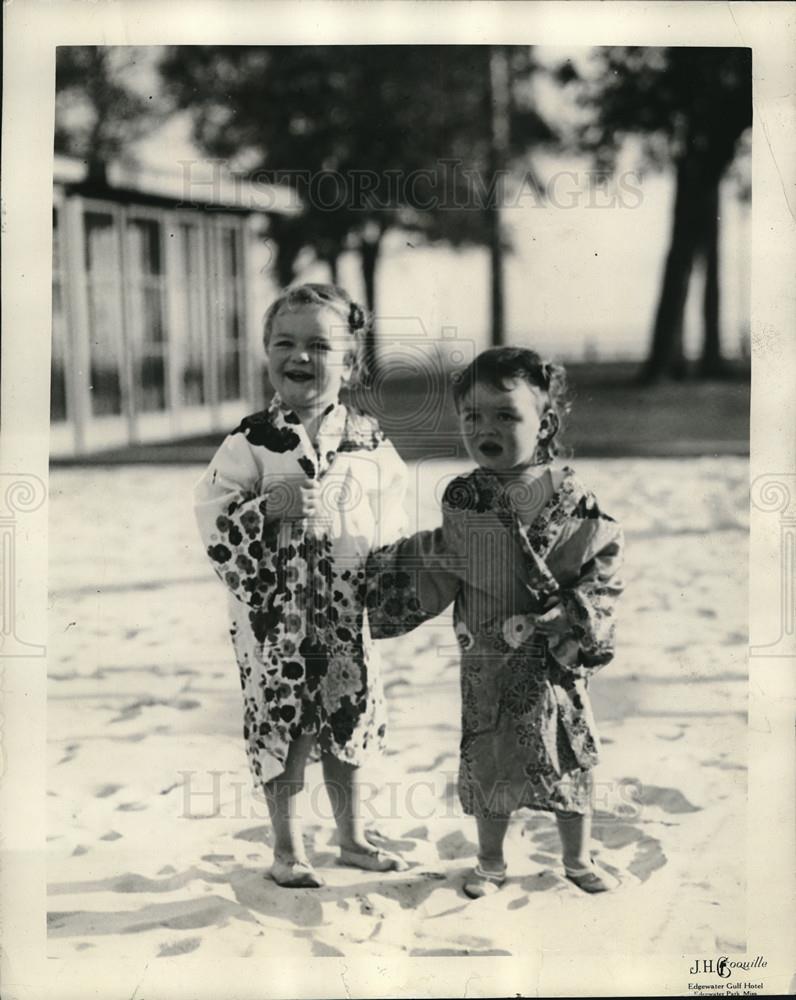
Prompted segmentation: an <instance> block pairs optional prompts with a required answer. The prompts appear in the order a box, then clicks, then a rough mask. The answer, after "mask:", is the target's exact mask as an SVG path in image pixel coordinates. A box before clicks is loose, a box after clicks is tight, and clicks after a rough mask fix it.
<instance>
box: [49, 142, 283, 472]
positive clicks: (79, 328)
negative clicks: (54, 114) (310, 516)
mask: <svg viewBox="0 0 796 1000" xmlns="http://www.w3.org/2000/svg"><path fill="white" fill-rule="evenodd" d="M110 181H111V183H112V185H113V186H112V187H109V188H106V189H98V188H97V187H96V186H92V185H91V184H89V183H88V182H87V181H86V179H85V169H84V167H83V165H82V163H81V162H79V161H74V160H68V159H65V158H60V157H56V163H55V174H54V200H53V339H52V383H51V454H52V455H53V456H69V455H80V454H86V453H89V452H96V451H99V450H102V449H103V448H109V447H115V446H119V445H124V444H127V443H135V442H144V441H155V440H162V439H167V438H176V437H180V436H185V435H190V434H195V433H200V432H204V431H211V430H216V429H217V430H226V429H228V428H229V427H230V426H231V425H232V424H234V422H235V421H237V420H238V419H239V418H240V415H241V412H242V411H244V410H246V409H249V410H250V409H251V407H252V405H255V404H257V403H258V401H261V400H262V385H261V381H262V380H261V375H262V367H261V365H259V364H258V363H257V361H256V359H257V358H258V357H261V356H262V348H261V346H260V344H261V336H262V316H263V311H264V308H265V307H266V306H267V303H268V300H269V299H270V298H271V297H273V295H274V293H275V287H274V285H273V282H272V280H271V277H270V271H269V269H268V268H267V266H265V267H264V266H263V264H264V262H267V260H268V252H267V247H266V245H265V244H264V241H263V236H264V233H265V232H266V231H267V225H268V212H271V211H283V210H286V209H285V208H284V206H283V207H281V208H280V207H279V204H278V201H279V199H278V198H277V197H274V194H273V192H264V191H263V190H262V189H260V190H259V191H255V190H253V189H245V188H242V187H241V186H240V185H235V186H234V188H233V187H230V186H229V185H227V186H224V185H219V184H213V185H206V186H201V185H197V184H196V183H193V184H192V185H191V186H190V189H189V193H190V196H191V197H190V200H186V198H185V197H184V192H185V185H181V184H180V179H179V178H176V179H175V178H173V177H169V176H167V175H159V174H157V173H155V172H149V173H142V172H136V173H135V174H129V173H128V174H125V173H124V172H123V171H122V170H119V169H115V170H114V171H113V172H112V173H111V176H110Z"/></svg>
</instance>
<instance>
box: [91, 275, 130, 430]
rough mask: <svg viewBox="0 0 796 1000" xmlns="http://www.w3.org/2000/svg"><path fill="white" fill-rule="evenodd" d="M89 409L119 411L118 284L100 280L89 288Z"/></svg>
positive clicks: (116, 412) (120, 384)
mask: <svg viewBox="0 0 796 1000" xmlns="http://www.w3.org/2000/svg"><path fill="white" fill-rule="evenodd" d="M88 325H89V353H90V357H91V366H90V372H91V375H90V382H89V389H90V390H91V409H92V412H93V413H94V414H95V415H96V416H104V415H108V414H116V415H118V414H120V413H121V412H122V377H121V359H122V345H121V330H120V329H119V287H118V285H116V284H109V283H108V282H103V281H94V282H90V283H89V288H88Z"/></svg>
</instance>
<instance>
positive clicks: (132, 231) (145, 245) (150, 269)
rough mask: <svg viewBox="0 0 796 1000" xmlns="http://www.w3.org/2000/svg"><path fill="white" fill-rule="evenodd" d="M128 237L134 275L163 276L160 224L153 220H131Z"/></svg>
mask: <svg viewBox="0 0 796 1000" xmlns="http://www.w3.org/2000/svg"><path fill="white" fill-rule="evenodd" d="M127 236H128V245H129V247H130V269H131V271H132V272H133V274H142V275H145V274H151V275H160V274H163V260H162V254H161V250H160V224H159V223H157V222H155V221H153V220H152V219H131V220H130V221H129V222H128V224H127Z"/></svg>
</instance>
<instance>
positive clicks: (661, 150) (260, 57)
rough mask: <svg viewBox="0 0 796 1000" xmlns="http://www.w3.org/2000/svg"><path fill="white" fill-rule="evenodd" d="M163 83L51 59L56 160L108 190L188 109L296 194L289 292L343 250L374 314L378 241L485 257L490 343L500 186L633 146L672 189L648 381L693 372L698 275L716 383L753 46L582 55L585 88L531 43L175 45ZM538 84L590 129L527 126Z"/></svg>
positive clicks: (287, 253)
mask: <svg viewBox="0 0 796 1000" xmlns="http://www.w3.org/2000/svg"><path fill="white" fill-rule="evenodd" d="M159 73H160V77H161V86H162V96H163V98H165V99H166V101H167V103H166V104H164V103H163V100H162V98H160V97H159V98H157V99H155V100H152V99H145V98H143V97H142V96H141V95H140V94H139V93H136V92H135V90H134V89H133V88H131V87H130V86H128V85H125V84H124V82H123V74H122V73H121V72H120V69H119V66H118V64H115V63H114V55H113V50H109V49H101V48H96V47H78V48H61V49H59V58H58V67H57V84H56V86H57V92H58V101H57V104H56V147H57V148H58V149H60V150H62V151H65V152H70V153H76V154H77V155H81V156H84V157H85V158H86V159H87V160H88V162H89V164H90V173H91V175H92V177H93V179H94V180H95V181H97V182H99V183H102V182H103V180H104V179H105V166H106V164H107V163H108V161H109V160H110V159H112V158H114V157H118V156H119V155H120V154H122V153H123V152H124V151H125V149H126V148H128V146H129V140H131V139H133V138H135V137H136V135H137V133H138V131H139V130H140V128H141V127H142V125H146V124H151V122H152V121H153V119H154V120H159V119H160V118H161V117H162V116H163V115H164V114H165V113H167V111H168V110H169V109H181V110H186V111H188V112H189V113H190V115H191V119H192V127H193V139H194V141H195V143H196V145H197V146H198V148H199V149H200V150H202V151H203V153H205V154H207V155H209V156H212V157H218V158H224V159H225V160H227V161H228V162H229V163H230V165H231V166H232V168H233V169H237V170H239V171H241V172H242V173H245V174H248V175H249V176H255V177H258V178H271V179H274V180H278V181H279V182H281V183H287V184H290V185H292V186H294V187H295V188H296V192H297V195H298V196H299V198H300V201H301V204H302V206H303V210H302V212H301V213H300V214H298V215H295V216H278V217H275V218H274V219H273V225H272V230H271V235H272V236H273V238H274V241H275V243H276V246H277V251H278V253H277V260H276V267H277V271H278V277H279V280H280V281H281V282H282V283H283V284H287V283H289V282H290V281H291V280H292V279H293V278H294V276H295V271H296V266H297V261H298V259H299V255H300V254H301V252H302V251H303V250H305V249H306V248H309V249H311V250H312V251H313V252H314V254H315V256H316V257H317V258H319V259H321V260H323V261H325V262H326V263H327V264H328V266H329V270H330V275H331V277H332V278H333V279H334V278H336V275H337V264H338V259H339V257H340V255H341V254H342V253H343V252H344V251H346V250H356V251H357V252H358V254H359V258H360V261H361V267H362V278H363V284H364V288H365V292H366V296H367V300H368V305H369V306H370V308H371V309H372V310H374V311H375V310H376V307H377V303H376V273H377V268H378V262H379V254H380V250H381V247H382V245H383V241H384V237H385V234H386V233H387V232H388V231H389V230H390V229H392V228H394V227H400V228H402V229H403V230H405V231H406V232H407V234H412V238H414V239H417V240H424V241H429V242H435V241H443V240H444V241H446V242H447V243H449V244H451V245H454V246H461V245H465V244H475V245H483V246H487V247H488V248H489V251H490V253H489V257H490V274H491V326H492V338H493V341H494V342H495V343H500V342H501V341H502V338H503V336H504V319H503V315H504V310H503V300H504V289H503V254H504V252H505V251H506V249H508V246H507V241H506V237H505V233H504V230H503V227H502V225H501V215H500V201H501V194H502V188H503V185H504V184H505V183H508V182H510V178H511V175H512V174H514V175H515V176H518V177H521V178H522V179H523V181H524V182H525V183H531V184H532V185H533V186H534V189H535V190H536V191H538V192H541V191H542V190H543V185H541V184H539V183H538V181H537V178H536V177H535V174H534V171H533V164H532V160H531V157H532V154H533V152H534V150H536V149H538V148H540V147H542V146H546V147H548V148H566V149H567V150H569V151H570V152H572V151H578V152H581V153H585V154H588V155H589V156H590V157H591V158H592V159H593V162H594V163H595V164H596V165H598V166H599V167H600V168H601V169H605V170H607V171H611V170H614V169H615V168H616V163H617V156H618V153H619V151H620V149H621V148H622V146H623V143H624V142H625V140H626V138H627V137H628V136H630V135H640V136H642V137H643V139H644V143H643V146H642V150H643V157H644V163H645V164H646V165H647V166H654V167H659V168H666V167H668V168H672V169H673V170H674V172H675V175H676V180H677V186H676V196H675V202H674V211H673V223H672V235H671V243H670V247H669V250H668V254H667V258H666V266H665V269H664V276H663V282H662V287H661V292H660V298H659V303H658V307H657V311H656V316H655V322H654V328H653V332H652V338H651V348H650V353H649V357H648V361H647V364H646V366H645V369H644V372H643V375H644V377H645V378H646V379H657V378H661V377H674V378H680V377H683V375H684V374H685V372H686V363H685V355H684V350H683V316H684V309H685V302H686V295H687V291H688V285H689V279H690V276H691V273H692V270H693V267H694V264H695V262H696V261H698V260H701V261H703V262H704V266H705V270H706V280H705V292H704V337H703V350H702V358H701V364H700V367H699V373H700V374H702V375H703V376H717V375H720V374H722V372H723V365H722V358H721V350H720V343H721V340H720V313H719V278H718V276H719V266H718V265H719V261H718V247H719V184H720V182H721V180H722V178H723V177H724V176H725V174H726V172H727V170H728V168H729V167H730V165H731V163H732V162H733V159H734V157H735V153H736V147H737V144H738V140H739V138H740V137H741V135H742V134H743V133H744V132H745V131H746V129H748V127H749V126H750V124H751V63H750V52H749V50H745V49H704V48H701V49H686V48H682V49H660V48H654V49H651V48H646V49H645V48H631V47H609V48H604V49H598V50H595V52H594V57H593V61H592V63H591V65H590V68H589V72H588V73H585V74H584V73H583V72H578V70H577V69H576V68H575V67H574V66H573V65H572V64H571V63H566V64H564V65H561V66H558V67H555V68H553V69H551V68H550V67H544V66H542V65H540V64H539V62H538V61H537V60H536V58H535V55H534V50H533V49H532V48H530V47H528V46H274V47H263V46H235V47H225V46H183V47H173V48H167V49H165V50H164V53H163V55H162V57H161V59H160V62H159ZM540 73H546V74H548V75H552V76H553V78H554V79H555V80H556V81H557V83H558V84H560V86H562V87H564V88H567V89H569V91H570V92H573V93H574V94H575V97H576V100H577V101H578V102H579V103H580V105H581V106H582V108H583V110H584V119H583V122H582V123H581V124H580V126H579V127H578V128H576V129H575V130H574V131H571V130H570V131H569V132H568V133H565V132H564V130H563V129H562V128H561V127H560V126H558V123H556V122H551V121H546V120H544V119H543V118H542V117H541V115H540V114H539V113H538V110H537V108H536V106H535V102H534V96H533V95H534V88H533V81H534V77H535V76H536V75H537V74H540ZM76 108H80V109H82V112H83V113H82V115H75V109H76ZM308 179H311V180H308ZM335 179H338V180H339V181H340V182H342V184H343V185H344V186H345V190H343V191H341V190H340V189H339V188H337V189H336V188H335ZM324 182H325V184H326V187H325V189H324V188H323V187H322V184H323V183H324ZM308 183H309V184H312V183H316V187H315V189H313V190H308ZM368 346H369V352H368V353H369V361H370V363H371V365H375V363H376V348H375V343H374V342H371V343H370V344H369V345H368Z"/></svg>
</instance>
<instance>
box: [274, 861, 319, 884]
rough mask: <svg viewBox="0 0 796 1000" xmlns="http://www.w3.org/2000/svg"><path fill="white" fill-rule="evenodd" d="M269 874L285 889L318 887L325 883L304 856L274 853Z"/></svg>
mask: <svg viewBox="0 0 796 1000" xmlns="http://www.w3.org/2000/svg"><path fill="white" fill-rule="evenodd" d="M269 874H270V875H271V878H272V879H273V880H274V882H276V884H277V885H280V886H282V887H283V888H285V889H320V888H321V887H322V886H324V885H325V884H326V883H325V882H324V880H323V879H322V878H321V876H320V875H319V874H318V873H317V872H316V871H315V869H314V868H313V867H312V865H311V864H310V863H309V861H307V860H306V858H296V857H289V856H282V857H280V856H278V855H274V863H273V864H272V865H271V871H270V873H269Z"/></svg>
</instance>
